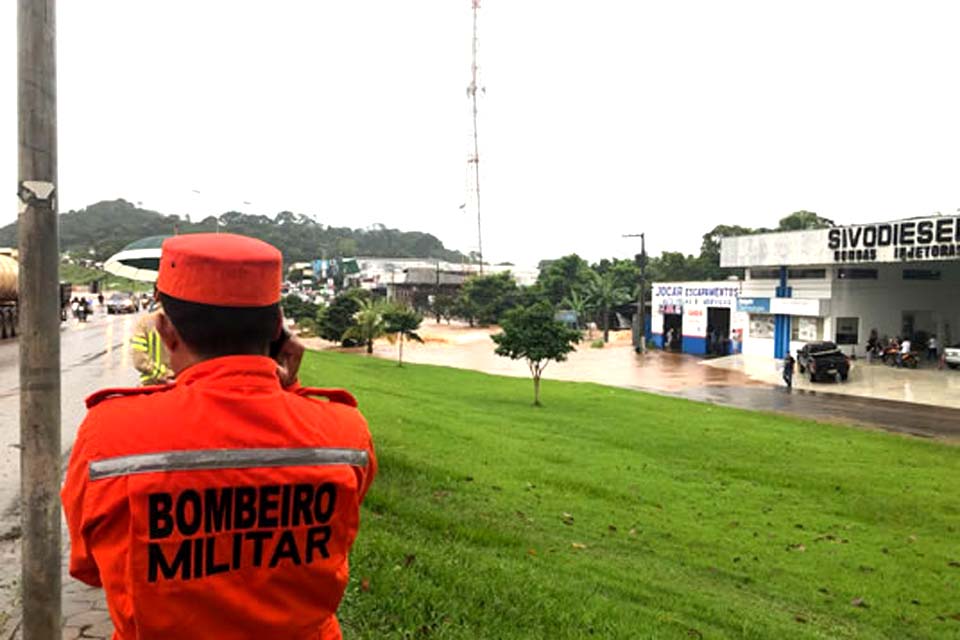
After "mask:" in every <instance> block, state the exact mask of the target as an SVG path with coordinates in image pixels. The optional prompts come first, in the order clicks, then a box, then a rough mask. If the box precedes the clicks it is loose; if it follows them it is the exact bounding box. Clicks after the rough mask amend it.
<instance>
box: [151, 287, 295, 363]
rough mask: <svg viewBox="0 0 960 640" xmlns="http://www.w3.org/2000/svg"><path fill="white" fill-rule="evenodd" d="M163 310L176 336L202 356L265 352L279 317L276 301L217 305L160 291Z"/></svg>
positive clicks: (278, 305)
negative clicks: (262, 305) (227, 305)
mask: <svg viewBox="0 0 960 640" xmlns="http://www.w3.org/2000/svg"><path fill="white" fill-rule="evenodd" d="M160 304H161V305H163V311H164V313H166V314H167V317H168V318H170V321H171V322H172V323H173V326H174V327H176V329H177V333H179V334H180V338H182V339H183V341H184V342H185V343H186V345H187V346H188V347H190V349H191V350H193V351H194V352H196V353H197V355H200V356H202V357H204V358H218V357H220V356H230V355H267V354H268V353H269V349H270V343H271V342H272V341H273V339H274V338H275V337H276V333H277V325H278V323H279V321H280V303H279V302H278V303H277V304H272V305H269V306H266V307H217V306H213V305H208V304H199V303H196V302H187V301H186V300H180V299H178V298H173V297H171V296H168V295H166V294H164V293H161V294H160Z"/></svg>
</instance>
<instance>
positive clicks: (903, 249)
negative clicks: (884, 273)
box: [827, 218, 960, 262]
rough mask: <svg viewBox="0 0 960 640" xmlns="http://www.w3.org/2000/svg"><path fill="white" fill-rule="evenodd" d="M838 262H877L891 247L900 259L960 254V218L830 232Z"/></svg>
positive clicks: (829, 239)
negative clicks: (886, 248)
mask: <svg viewBox="0 0 960 640" xmlns="http://www.w3.org/2000/svg"><path fill="white" fill-rule="evenodd" d="M827 238H828V246H829V248H830V250H831V251H833V256H834V258H833V259H834V261H835V262H873V261H876V260H877V256H878V255H879V253H878V252H879V250H881V249H883V248H885V247H890V248H892V249H893V257H894V258H895V259H897V260H938V259H943V258H956V257H957V253H958V251H960V218H935V219H925V220H904V221H903V222H889V223H884V224H870V225H863V226H859V227H839V228H835V229H830V230H829V231H828V232H827Z"/></svg>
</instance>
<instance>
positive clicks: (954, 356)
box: [943, 343, 960, 369]
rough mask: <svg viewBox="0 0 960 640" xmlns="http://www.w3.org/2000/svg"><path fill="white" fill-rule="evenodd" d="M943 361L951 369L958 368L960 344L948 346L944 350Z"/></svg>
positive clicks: (959, 364) (959, 365)
mask: <svg viewBox="0 0 960 640" xmlns="http://www.w3.org/2000/svg"><path fill="white" fill-rule="evenodd" d="M943 359H944V361H945V362H946V363H947V366H948V367H950V368H951V369H956V368H957V367H960V343H957V344H954V345H950V346H949V347H947V348H946V349H944V350H943Z"/></svg>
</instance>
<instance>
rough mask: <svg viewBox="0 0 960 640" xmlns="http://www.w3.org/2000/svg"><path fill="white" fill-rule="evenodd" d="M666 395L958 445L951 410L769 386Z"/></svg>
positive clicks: (958, 419)
mask: <svg viewBox="0 0 960 640" xmlns="http://www.w3.org/2000/svg"><path fill="white" fill-rule="evenodd" d="M824 387H825V388H826V389H829V385H824ZM634 388H637V387H634ZM644 390H646V389H644ZM660 393H663V392H660ZM666 395H675V396H678V397H681V398H686V399H688V400H697V401H699V402H711V403H714V404H721V405H724V406H728V407H737V408H740V409H750V410H753V411H772V412H775V413H784V414H789V415H794V416H798V417H801V418H809V419H811V420H818V421H823V422H833V423H839V424H850V425H856V426H865V427H872V428H879V429H883V430H886V431H893V432H896V433H906V434H909V435H913V436H919V437H923V438H937V439H943V440H950V441H956V442H960V410H958V409H953V408H945V407H934V406H932V405H924V404H912V403H908V402H898V401H893V400H880V399H877V398H863V397H859V396H848V395H840V394H836V393H830V392H829V391H808V390H800V389H794V390H793V391H792V392H791V391H787V390H786V389H785V388H783V387H768V386H751V387H740V386H713V387H694V388H688V389H683V390H681V391H676V392H667V393H666Z"/></svg>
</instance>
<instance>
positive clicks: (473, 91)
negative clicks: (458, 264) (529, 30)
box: [467, 0, 483, 275]
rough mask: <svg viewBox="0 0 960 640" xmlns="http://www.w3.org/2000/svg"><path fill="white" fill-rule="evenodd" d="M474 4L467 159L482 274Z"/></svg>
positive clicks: (475, 0)
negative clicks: (470, 166) (469, 152)
mask: <svg viewBox="0 0 960 640" xmlns="http://www.w3.org/2000/svg"><path fill="white" fill-rule="evenodd" d="M470 1H471V3H472V5H473V46H472V52H473V62H472V63H471V65H470V86H468V87H467V95H468V96H470V99H471V100H472V101H473V155H472V156H471V157H470V159H469V160H468V161H467V162H468V163H472V164H473V186H474V189H475V191H476V194H477V255H478V257H479V258H480V275H483V232H482V227H481V226H480V143H479V142H478V139H477V69H478V67H477V12H478V11H479V10H480V0H470Z"/></svg>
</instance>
